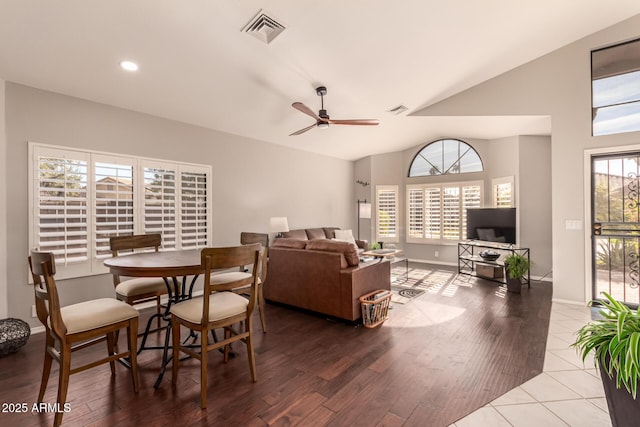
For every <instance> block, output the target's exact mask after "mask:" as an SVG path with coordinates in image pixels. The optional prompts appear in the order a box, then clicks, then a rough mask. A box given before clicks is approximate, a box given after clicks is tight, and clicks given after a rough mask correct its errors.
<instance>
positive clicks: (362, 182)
mask: <svg viewBox="0 0 640 427" xmlns="http://www.w3.org/2000/svg"><path fill="white" fill-rule="evenodd" d="M356 183H358V184H360V185H362V186H363V187H366V186H367V185H369V183H368V182H365V181H360V180H357V181H356Z"/></svg>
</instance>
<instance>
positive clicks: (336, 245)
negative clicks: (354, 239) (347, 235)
mask: <svg viewBox="0 0 640 427" xmlns="http://www.w3.org/2000/svg"><path fill="white" fill-rule="evenodd" d="M307 249H308V250H314V251H325V252H338V253H341V254H342V255H343V256H344V259H345V261H346V263H347V265H346V266H345V267H347V266H350V267H355V266H357V265H358V263H359V262H360V259H359V258H358V252H357V251H356V248H355V247H354V246H353V245H352V244H351V243H347V242H338V241H336V240H327V239H318V240H310V241H309V242H307Z"/></svg>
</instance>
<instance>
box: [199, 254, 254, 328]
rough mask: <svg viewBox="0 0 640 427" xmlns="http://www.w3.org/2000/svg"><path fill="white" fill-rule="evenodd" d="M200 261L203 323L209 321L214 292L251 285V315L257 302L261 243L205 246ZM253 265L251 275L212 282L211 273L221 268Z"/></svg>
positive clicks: (249, 310)
mask: <svg viewBox="0 0 640 427" xmlns="http://www.w3.org/2000/svg"><path fill="white" fill-rule="evenodd" d="M200 261H201V263H202V268H203V269H204V271H205V272H204V304H203V315H202V324H203V325H206V324H207V323H208V322H209V298H208V296H209V295H211V294H212V293H213V292H224V291H232V290H234V289H237V288H242V287H246V286H250V289H251V290H250V298H249V306H248V308H247V310H248V316H250V315H251V313H252V312H253V309H254V307H255V303H256V295H257V286H258V271H259V266H260V244H259V243H253V244H250V245H241V246H233V247H226V248H205V249H203V250H202V251H201V255H200ZM245 265H252V266H253V267H252V269H251V275H249V276H243V277H240V278H239V279H238V280H235V281H229V282H224V283H211V273H212V271H214V270H219V269H232V268H239V267H244V266H245Z"/></svg>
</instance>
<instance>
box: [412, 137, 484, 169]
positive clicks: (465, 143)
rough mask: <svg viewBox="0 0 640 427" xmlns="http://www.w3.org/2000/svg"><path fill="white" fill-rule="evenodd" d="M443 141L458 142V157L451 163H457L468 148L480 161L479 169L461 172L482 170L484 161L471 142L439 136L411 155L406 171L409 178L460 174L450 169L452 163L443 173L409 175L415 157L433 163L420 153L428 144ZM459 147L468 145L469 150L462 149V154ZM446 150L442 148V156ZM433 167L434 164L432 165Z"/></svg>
mask: <svg viewBox="0 0 640 427" xmlns="http://www.w3.org/2000/svg"><path fill="white" fill-rule="evenodd" d="M443 141H455V142H456V143H457V144H458V158H457V160H456V161H455V162H454V163H453V165H455V164H459V163H460V159H461V158H462V157H463V156H464V155H466V154H467V153H468V152H469V150H471V151H472V152H473V153H474V154H475V156H476V157H477V158H478V160H479V161H480V170H477V171H471V172H463V173H473V172H483V171H484V163H483V162H482V157H480V154H478V151H476V149H475V148H473V146H471V144H469V143H467V142H465V141H463V140H461V139H457V138H441V139H438V140H435V141H432V142H430V143H428V144H426V145H425V146H424V147H422V148H421V149H420V150H419V151H418V152H417V153H416V155H415V156H414V157H413V160H411V163H410V164H409V170H408V171H407V176H408V177H409V178H417V177H425V176H442V175H453V174H460V173H461V172H459V171H458V172H454V171H451V167H453V165H452V166H451V167H449V169H447V170H446V171H444V173H442V172H441V173H438V174H427V175H411V170H412V169H413V164H414V162H415V161H416V159H418V158H423V159H424V160H426V161H427V162H428V163H430V164H431V165H433V163H432V162H431V161H429V159H427V157H426V156H424V155H422V153H423V152H424V151H425V150H427V149H428V148H429V147H430V146H432V145H433V144H436V143H443ZM460 147H468V148H469V150H464V153H463V154H460V152H461V151H462V150H460ZM445 151H446V150H442V156H444V153H445ZM442 161H443V162H444V159H442ZM434 167H435V165H434Z"/></svg>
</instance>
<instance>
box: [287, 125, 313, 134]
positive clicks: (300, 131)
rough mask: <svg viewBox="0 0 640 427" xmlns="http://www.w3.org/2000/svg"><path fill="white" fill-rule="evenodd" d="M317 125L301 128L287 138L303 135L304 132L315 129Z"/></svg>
mask: <svg viewBox="0 0 640 427" xmlns="http://www.w3.org/2000/svg"><path fill="white" fill-rule="evenodd" d="M316 125H317V123H314V124H312V125H311V126H308V127H306V128H302V129H300V130H297V131H295V132H294V133H292V134H291V135H289V136H294V135H300V134H301V133H305V132H306V131H308V130H310V129H311V128H314V127H316Z"/></svg>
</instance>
